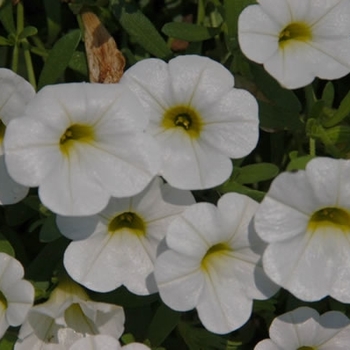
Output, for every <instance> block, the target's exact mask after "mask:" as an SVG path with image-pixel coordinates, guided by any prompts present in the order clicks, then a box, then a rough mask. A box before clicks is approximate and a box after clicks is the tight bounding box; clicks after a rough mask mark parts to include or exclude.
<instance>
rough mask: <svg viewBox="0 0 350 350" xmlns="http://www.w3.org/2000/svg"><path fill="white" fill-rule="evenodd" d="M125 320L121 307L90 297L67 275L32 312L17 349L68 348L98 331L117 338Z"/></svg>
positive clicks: (24, 324)
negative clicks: (96, 300) (93, 299)
mask: <svg viewBox="0 0 350 350" xmlns="http://www.w3.org/2000/svg"><path fill="white" fill-rule="evenodd" d="M124 321H125V316H124V311H123V308H122V307H120V306H117V305H114V304H107V303H101V302H95V301H92V300H90V298H89V297H88V295H87V294H86V292H85V291H84V289H83V288H82V287H80V286H79V285H78V284H76V283H75V282H73V281H72V280H70V279H68V278H67V277H64V278H62V279H61V280H60V282H59V284H58V286H57V287H56V288H55V289H54V290H53V292H52V293H51V295H50V298H49V299H48V300H47V301H46V302H44V303H43V304H39V305H36V306H34V307H33V308H32V309H31V310H30V311H29V314H28V318H27V320H26V322H25V323H23V325H22V327H21V329H20V332H19V336H18V338H19V340H18V341H17V342H16V344H15V348H14V349H15V350H28V349H33V350H34V349H35V350H36V349H40V350H53V349H55V350H67V349H69V347H70V346H71V345H72V344H74V343H75V342H76V341H77V340H79V339H81V338H84V337H89V336H91V335H96V334H105V335H109V336H111V337H113V338H115V339H118V338H119V337H120V336H121V335H122V333H123V331H124Z"/></svg>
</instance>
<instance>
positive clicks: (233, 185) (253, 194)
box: [217, 181, 265, 202]
mask: <svg viewBox="0 0 350 350" xmlns="http://www.w3.org/2000/svg"><path fill="white" fill-rule="evenodd" d="M217 191H219V192H221V193H228V192H237V193H240V194H245V195H246V196H248V197H250V198H252V199H254V200H255V201H257V202H261V201H262V200H263V198H264V197H265V192H261V191H257V190H253V189H251V188H249V187H246V186H243V185H241V184H239V183H238V182H236V181H228V182H226V183H224V184H223V185H221V186H220V187H218V188H217Z"/></svg>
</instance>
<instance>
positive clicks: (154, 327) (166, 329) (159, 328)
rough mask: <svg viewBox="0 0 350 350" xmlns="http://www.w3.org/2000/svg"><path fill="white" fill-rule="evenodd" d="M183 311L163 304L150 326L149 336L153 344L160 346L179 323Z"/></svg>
mask: <svg viewBox="0 0 350 350" xmlns="http://www.w3.org/2000/svg"><path fill="white" fill-rule="evenodd" d="M180 317H181V312H178V311H174V310H172V309H170V308H169V307H168V306H166V305H165V304H161V305H160V306H159V308H158V309H157V311H156V313H155V315H154V317H153V319H152V322H151V324H150V325H149V327H148V332H147V338H148V339H149V340H150V342H151V344H152V346H153V347H154V346H159V345H160V344H161V343H162V342H163V341H164V340H165V339H166V337H167V336H168V335H169V334H170V333H171V332H172V330H173V329H174V328H175V327H176V325H177V324H178V323H179V321H180Z"/></svg>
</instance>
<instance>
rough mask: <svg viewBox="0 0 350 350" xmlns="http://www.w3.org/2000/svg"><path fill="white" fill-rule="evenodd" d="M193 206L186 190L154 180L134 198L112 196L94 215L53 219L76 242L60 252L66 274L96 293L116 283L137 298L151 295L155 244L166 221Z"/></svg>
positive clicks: (152, 290) (155, 290)
mask: <svg viewBox="0 0 350 350" xmlns="http://www.w3.org/2000/svg"><path fill="white" fill-rule="evenodd" d="M194 202H195V201H194V198H193V196H192V194H191V193H190V192H189V191H182V190H178V189H174V188H171V187H170V186H169V185H167V184H166V185H164V184H163V182H162V180H161V179H160V178H155V179H154V180H153V181H152V182H151V184H150V185H149V186H148V187H147V188H146V189H145V190H144V191H143V192H141V193H140V194H138V195H136V196H134V197H131V198H122V199H117V198H112V199H111V200H110V202H109V204H108V206H107V207H106V208H105V209H104V210H103V211H102V212H101V213H99V214H97V215H94V216H90V217H77V218H75V217H60V216H58V218H57V225H58V227H59V229H60V231H61V232H62V233H63V234H64V235H65V236H67V237H68V238H70V239H73V240H76V241H74V242H71V243H70V245H69V246H68V248H67V249H66V252H65V254H64V266H65V268H66V270H67V272H68V273H69V275H70V276H71V277H72V278H73V279H74V280H76V281H77V282H79V283H80V284H82V285H84V286H85V287H87V288H89V289H91V290H94V291H98V292H108V291H111V290H114V289H116V288H118V287H119V286H121V285H124V286H125V287H126V288H128V289H129V290H130V291H131V292H133V293H135V294H138V295H148V294H151V293H155V292H157V290H158V289H157V286H156V284H155V282H154V276H153V270H154V261H155V259H156V255H157V250H158V249H159V243H160V241H161V240H162V239H163V238H164V237H165V234H166V231H167V228H168V226H169V224H170V222H171V221H172V220H174V218H175V217H176V216H177V215H179V214H180V213H181V212H182V211H183V210H184V209H185V208H186V206H187V205H190V204H193V203H194ZM84 238H85V239H84Z"/></svg>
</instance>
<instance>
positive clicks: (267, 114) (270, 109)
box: [258, 100, 304, 130]
mask: <svg viewBox="0 0 350 350" xmlns="http://www.w3.org/2000/svg"><path fill="white" fill-rule="evenodd" d="M258 104H259V119H260V126H261V127H263V128H268V129H275V130H300V129H303V127H304V125H303V123H302V122H301V120H300V116H299V113H298V112H296V111H287V110H285V109H284V108H281V107H278V106H273V105H271V104H269V103H266V102H264V101H259V100H258Z"/></svg>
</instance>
